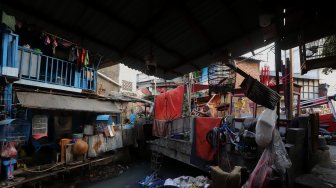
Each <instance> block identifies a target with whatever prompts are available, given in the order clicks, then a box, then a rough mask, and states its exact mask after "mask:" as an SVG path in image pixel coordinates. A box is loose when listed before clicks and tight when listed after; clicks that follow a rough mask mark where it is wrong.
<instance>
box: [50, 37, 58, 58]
mask: <svg viewBox="0 0 336 188" xmlns="http://www.w3.org/2000/svg"><path fill="white" fill-rule="evenodd" d="M52 40H53V42H52V43H51V44H52V53H53V55H55V54H56V47H57V46H58V44H57V41H56V37H55V36H53V39H52Z"/></svg>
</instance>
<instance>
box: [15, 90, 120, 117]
mask: <svg viewBox="0 0 336 188" xmlns="http://www.w3.org/2000/svg"><path fill="white" fill-rule="evenodd" d="M16 94H17V97H18V99H19V101H20V104H21V105H22V106H24V107H27V108H37V109H49V110H70V111H86V112H96V113H120V110H119V109H118V108H117V106H116V105H115V104H114V103H112V102H111V101H101V100H97V99H87V98H78V97H70V96H61V95H53V94H45V93H33V92H17V93H16Z"/></svg>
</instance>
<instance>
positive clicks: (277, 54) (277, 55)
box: [275, 39, 282, 124]
mask: <svg viewBox="0 0 336 188" xmlns="http://www.w3.org/2000/svg"><path fill="white" fill-rule="evenodd" d="M279 42H280V41H279V39H278V40H277V41H276V42H275V79H276V90H277V92H278V93H280V80H279V72H280V70H281V65H282V63H281V49H280V44H279ZM280 101H281V100H280ZM280 101H279V102H278V104H277V111H276V112H277V115H278V120H277V124H278V123H279V119H280Z"/></svg>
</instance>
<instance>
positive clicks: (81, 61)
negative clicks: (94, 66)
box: [77, 48, 85, 68]
mask: <svg viewBox="0 0 336 188" xmlns="http://www.w3.org/2000/svg"><path fill="white" fill-rule="evenodd" d="M78 54H79V56H78V59H77V66H78V68H81V67H82V66H83V64H84V60H85V49H84V48H80V49H79V50H78Z"/></svg>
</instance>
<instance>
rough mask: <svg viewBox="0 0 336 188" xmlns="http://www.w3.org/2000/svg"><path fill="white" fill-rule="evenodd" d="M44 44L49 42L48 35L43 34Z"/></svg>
mask: <svg viewBox="0 0 336 188" xmlns="http://www.w3.org/2000/svg"><path fill="white" fill-rule="evenodd" d="M44 44H45V45H48V44H50V38H49V36H48V35H45V38H44Z"/></svg>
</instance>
